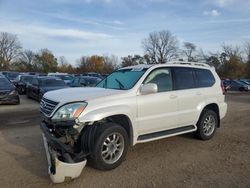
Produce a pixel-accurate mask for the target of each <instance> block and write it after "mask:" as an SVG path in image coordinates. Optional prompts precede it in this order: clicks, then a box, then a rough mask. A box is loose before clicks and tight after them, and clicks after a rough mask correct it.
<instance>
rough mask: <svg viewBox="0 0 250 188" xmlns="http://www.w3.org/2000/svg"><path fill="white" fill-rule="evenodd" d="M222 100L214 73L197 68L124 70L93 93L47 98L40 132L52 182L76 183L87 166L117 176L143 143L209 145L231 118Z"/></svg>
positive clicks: (185, 65) (51, 94)
mask: <svg viewBox="0 0 250 188" xmlns="http://www.w3.org/2000/svg"><path fill="white" fill-rule="evenodd" d="M223 93H224V91H223V87H221V80H220V78H219V77H218V75H217V73H216V71H215V69H214V68H211V67H210V66H209V65H206V64H203V63H191V62H170V63H167V64H161V65H138V66H131V67H125V68H121V69H119V70H117V71H115V72H113V73H112V74H111V75H109V76H108V77H107V78H105V79H104V80H102V81H101V82H100V83H99V84H98V85H97V86H96V87H94V88H93V87H92V88H86V87H85V88H69V89H62V90H58V91H50V92H47V93H46V94H45V95H44V97H43V98H42V101H41V104H40V110H41V112H42V119H43V120H42V122H41V125H40V127H41V130H42V132H43V138H44V145H45V151H46V153H47V158H48V164H49V173H50V177H51V179H52V181H54V182H56V183H59V182H63V181H64V180H65V178H66V177H67V178H68V177H71V178H76V177H78V176H79V175H80V173H81V171H82V169H83V168H84V166H85V164H86V162H87V160H89V161H90V164H91V165H92V166H93V167H95V168H97V169H101V170H111V169H114V168H116V167H118V166H119V165H120V164H121V163H122V161H123V160H124V158H125V156H126V153H127V151H128V147H129V146H133V145H135V144H138V143H143V142H148V141H153V140H157V139H162V138H166V137H170V136H175V135H180V134H185V133H188V132H194V133H195V135H196V136H197V137H198V138H200V139H202V140H209V139H211V138H212V137H213V136H214V134H215V132H216V129H217V128H218V127H220V120H221V119H222V118H223V117H224V116H225V114H226V111H227V104H226V103H225V96H224V94H223ZM155 157H157V156H155ZM149 162H150V161H149Z"/></svg>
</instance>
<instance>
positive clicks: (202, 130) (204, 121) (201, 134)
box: [195, 109, 219, 140]
mask: <svg viewBox="0 0 250 188" xmlns="http://www.w3.org/2000/svg"><path fill="white" fill-rule="evenodd" d="M218 122H219V121H218V115H217V114H216V113H215V112H214V111H213V110H210V109H205V110H204V111H203V112H202V114H201V117H200V119H199V121H198V123H197V131H196V132H195V133H196V136H197V137H198V138H199V139H201V140H209V139H211V138H212V137H213V136H214V134H215V132H216V129H217V127H218Z"/></svg>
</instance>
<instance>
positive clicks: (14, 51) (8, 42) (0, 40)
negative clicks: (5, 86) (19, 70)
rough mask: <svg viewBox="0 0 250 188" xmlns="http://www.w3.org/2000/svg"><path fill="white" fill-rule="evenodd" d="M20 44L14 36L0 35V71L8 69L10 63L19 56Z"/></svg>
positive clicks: (3, 33) (4, 33)
mask: <svg viewBox="0 0 250 188" xmlns="http://www.w3.org/2000/svg"><path fill="white" fill-rule="evenodd" d="M20 50H21V44H20V42H19V41H18V38H17V36H16V35H13V34H10V33H6V32H2V33H0V69H8V68H9V66H10V63H11V61H12V60H13V59H15V58H16V57H17V56H18V55H20Z"/></svg>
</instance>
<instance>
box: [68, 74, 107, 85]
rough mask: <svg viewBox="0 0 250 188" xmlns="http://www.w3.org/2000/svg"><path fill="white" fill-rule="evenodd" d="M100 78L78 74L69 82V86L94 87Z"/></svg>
mask: <svg viewBox="0 0 250 188" xmlns="http://www.w3.org/2000/svg"><path fill="white" fill-rule="evenodd" d="M101 80H102V79H100V78H98V77H92V76H78V77H75V78H74V79H73V80H72V82H71V83H70V86H71V87H95V86H96V84H98V83H99V82H100V81H101Z"/></svg>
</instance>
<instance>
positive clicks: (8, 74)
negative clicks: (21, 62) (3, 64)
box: [0, 71, 21, 82]
mask: <svg viewBox="0 0 250 188" xmlns="http://www.w3.org/2000/svg"><path fill="white" fill-rule="evenodd" d="M1 73H2V74H3V75H4V76H6V78H8V79H9V80H10V81H11V82H14V81H15V80H16V79H17V77H18V75H20V74H21V73H19V72H14V71H3V72H1ZM1 73H0V74H1Z"/></svg>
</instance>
